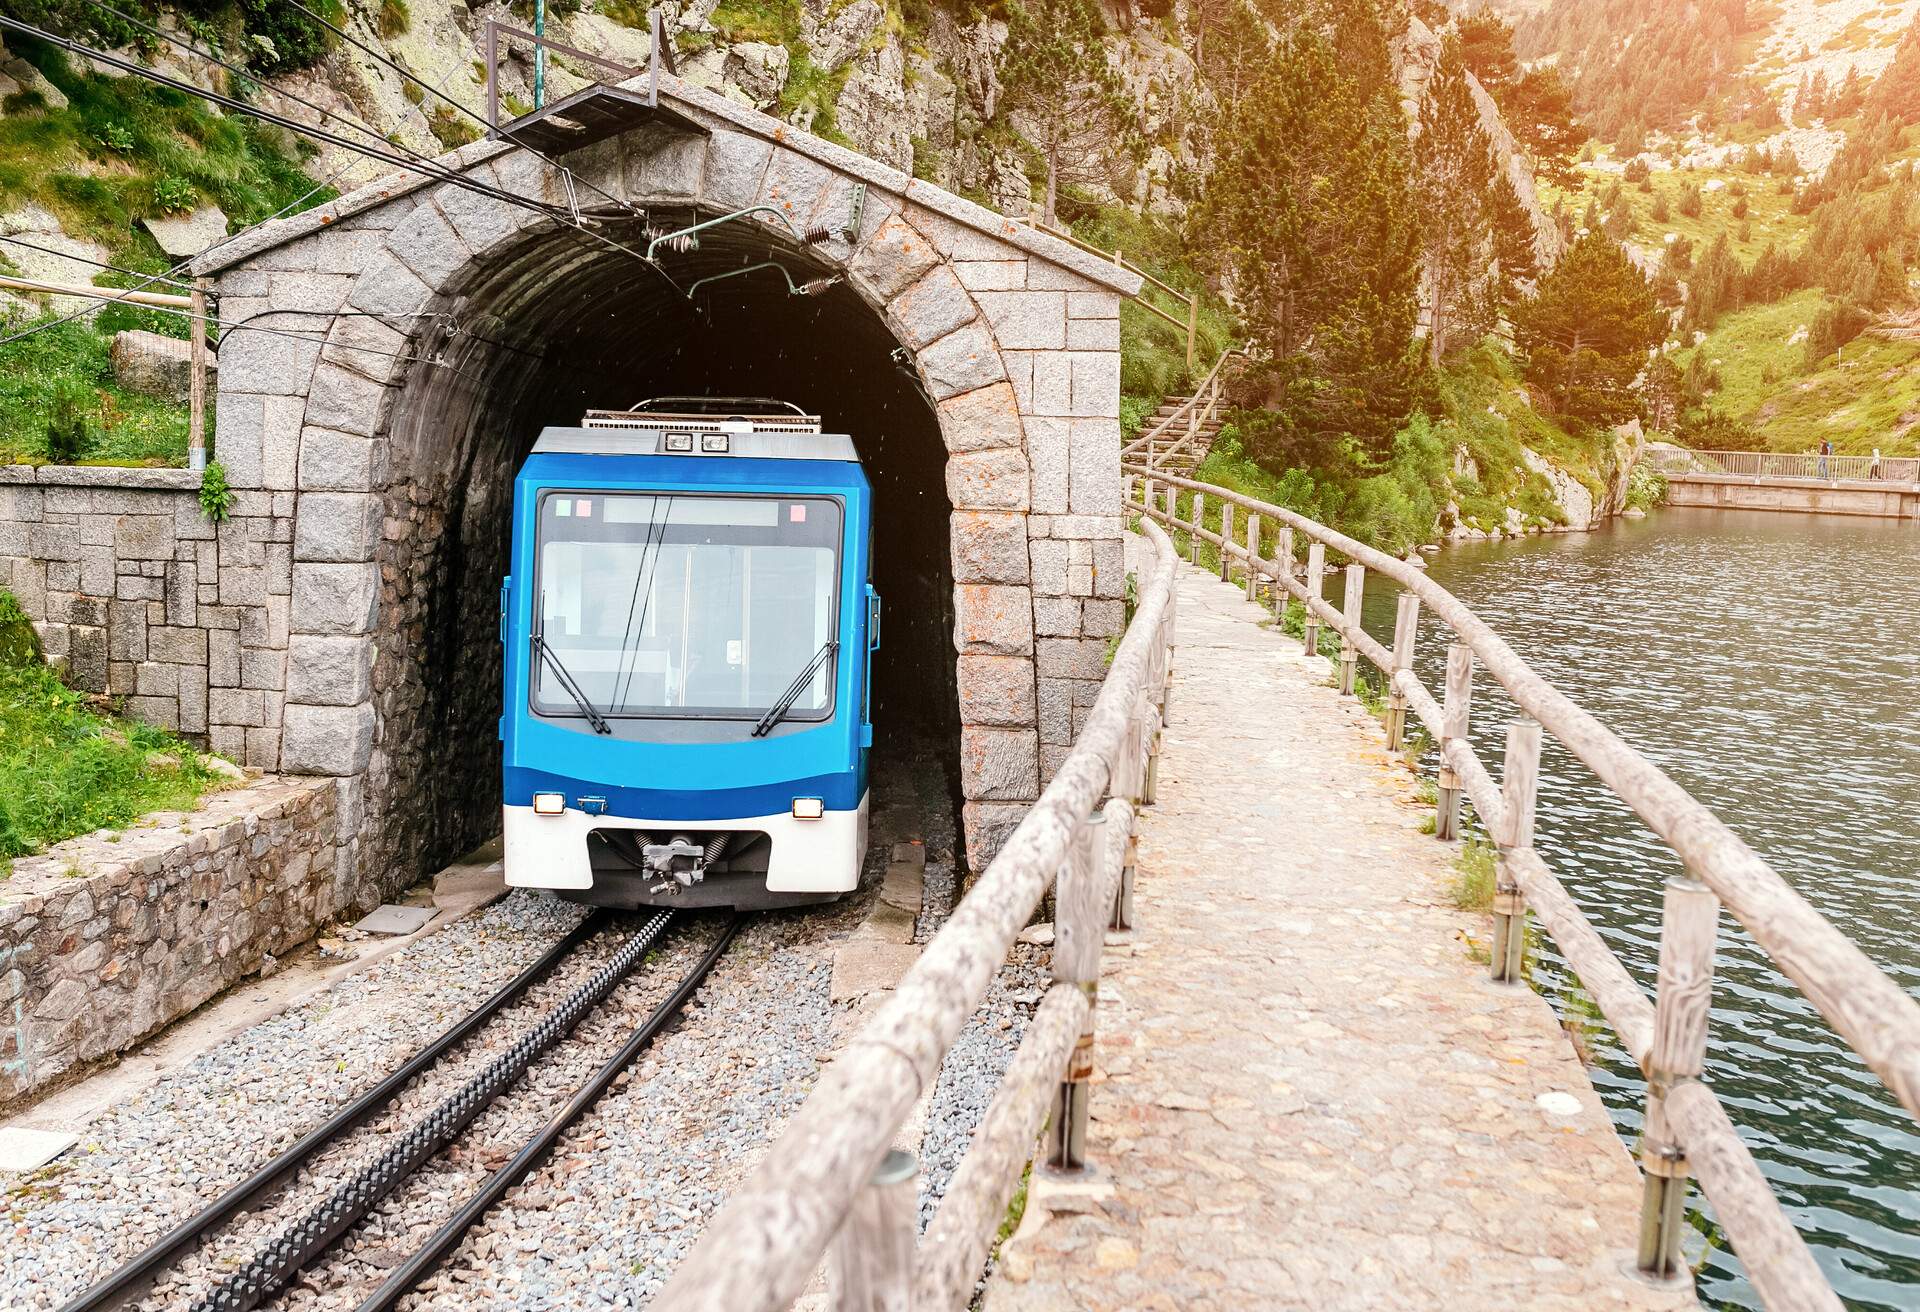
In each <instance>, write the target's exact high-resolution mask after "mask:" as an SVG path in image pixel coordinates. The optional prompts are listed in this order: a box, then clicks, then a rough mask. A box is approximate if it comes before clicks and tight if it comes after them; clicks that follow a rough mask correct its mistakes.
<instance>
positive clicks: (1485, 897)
mask: <svg viewBox="0 0 1920 1312" xmlns="http://www.w3.org/2000/svg"><path fill="white" fill-rule="evenodd" d="M1453 869H1454V880H1453V889H1452V897H1453V904H1454V905H1455V906H1457V907H1459V908H1460V909H1461V910H1462V911H1491V910H1492V909H1493V893H1494V855H1493V846H1492V844H1489V843H1483V842H1481V841H1480V840H1479V839H1477V838H1469V839H1467V840H1466V842H1464V843H1463V844H1461V846H1460V855H1459V856H1457V857H1455V858H1454V861H1453Z"/></svg>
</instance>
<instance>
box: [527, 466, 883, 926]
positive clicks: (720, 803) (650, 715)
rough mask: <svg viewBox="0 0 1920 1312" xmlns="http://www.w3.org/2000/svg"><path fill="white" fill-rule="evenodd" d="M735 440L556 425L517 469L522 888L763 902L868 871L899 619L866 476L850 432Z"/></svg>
mask: <svg viewBox="0 0 1920 1312" xmlns="http://www.w3.org/2000/svg"><path fill="white" fill-rule="evenodd" d="M762 439H767V440H762ZM729 446H730V450H729V451H728V453H727V454H724V455H707V454H699V453H678V454H666V453H663V451H662V449H661V448H662V439H661V437H660V435H656V434H651V433H632V434H629V433H620V432H608V431H604V430H596V429H564V430H554V429H549V430H548V431H547V432H546V433H545V434H543V435H542V437H541V440H540V441H539V442H538V443H537V444H536V445H535V448H534V452H533V454H532V455H531V456H530V457H529V458H528V460H527V462H526V464H525V465H524V467H523V468H522V470H521V472H520V475H519V477H518V479H517V480H516V483H515V487H514V510H513V515H514V521H513V548H512V574H511V575H510V577H509V578H508V580H507V582H506V584H505V586H504V587H503V589H502V608H501V609H502V637H503V640H504V642H505V662H504V664H505V683H506V687H505V699H506V707H505V714H504V715H503V716H502V718H501V738H502V743H503V750H504V758H505V759H504V765H505V769H504V779H505V796H504V798H503V808H504V815H503V824H504V829H505V835H506V875H507V882H508V883H509V884H510V885H514V886H518V887H537V888H551V889H554V890H556V891H557V892H559V894H560V895H561V896H563V897H567V898H570V899H573V900H578V901H584V902H589V903H593V904H597V905H604V906H619V907H635V906H649V905H653V906H680V907H695V906H736V907H741V908H753V907H767V906H786V905H796V904H801V903H806V902H815V901H824V900H829V899H831V898H834V897H838V896H840V895H843V894H845V893H847V892H850V891H852V890H853V888H854V887H856V885H857V884H858V882H859V875H860V866H861V862H862V860H863V858H864V855H865V850H866V841H867V757H868V752H869V749H870V747H871V745H872V740H873V729H872V724H871V718H870V717H871V697H870V678H871V660H872V651H873V649H874V648H875V647H876V646H877V645H878V638H879V606H878V598H877V597H876V596H875V595H874V593H873V589H872V587H871V585H870V584H869V582H868V580H869V578H870V577H871V574H870V551H871V542H870V539H871V520H872V515H871V504H870V493H869V489H868V485H867V481H866V478H865V475H864V473H863V472H862V470H861V468H860V465H859V462H858V458H857V456H856V455H855V454H854V451H853V446H852V442H851V440H850V439H848V438H846V437H844V436H836V435H832V434H826V435H819V434H815V435H809V436H807V437H805V438H804V440H802V439H801V438H798V437H793V436H784V437H780V438H777V439H776V438H769V435H765V434H755V433H736V434H734V435H733V436H732V439H731V442H730V444H729ZM783 703H785V705H784V706H783ZM776 712H778V713H777V714H776Z"/></svg>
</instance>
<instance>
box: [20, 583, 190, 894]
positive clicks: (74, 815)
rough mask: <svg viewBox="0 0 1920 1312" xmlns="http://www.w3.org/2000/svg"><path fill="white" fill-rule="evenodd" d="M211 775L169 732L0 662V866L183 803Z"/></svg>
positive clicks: (38, 671)
mask: <svg viewBox="0 0 1920 1312" xmlns="http://www.w3.org/2000/svg"><path fill="white" fill-rule="evenodd" d="M4 595H5V594H0V596H4ZM6 600H7V602H9V603H11V602H12V598H11V597H7V598H6ZM155 753H164V754H165V755H166V756H169V757H171V758H173V759H174V760H175V761H176V762H177V764H175V765H172V766H169V765H166V764H165V763H164V762H159V763H150V758H151V757H152V756H153V755H154V754H155ZM217 783H218V780H217V777H216V776H214V775H213V774H211V773H210V772H209V771H208V770H207V769H206V768H205V767H204V766H202V765H201V763H200V758H199V757H198V756H197V755H196V754H195V753H194V751H193V748H192V747H191V746H190V745H189V744H187V743H185V742H182V741H181V740H180V739H179V738H177V737H175V736H174V735H173V734H170V733H168V732H166V731H165V730H162V729H155V728H151V727H149V726H147V725H143V724H136V723H134V722H132V721H130V720H121V719H117V718H114V717H111V716H105V715H101V714H99V713H98V712H96V711H95V710H94V709H92V707H91V706H90V705H89V704H88V701H87V699H86V698H85V697H83V696H82V695H81V694H79V693H77V692H74V691H73V690H72V689H70V688H68V687H67V686H66V685H65V684H63V683H61V682H60V677H59V675H57V674H56V673H54V671H52V670H50V669H48V668H47V667H46V666H44V665H41V664H39V663H37V662H30V663H28V664H24V665H9V664H0V872H3V871H4V868H5V866H6V865H7V864H8V863H10V862H11V861H12V859H13V858H15V857H20V856H27V855H30V854H32V853H34V852H37V851H39V850H41V849H42V848H44V847H46V846H47V845H49V844H52V843H57V842H59V841H60V840H61V839H63V838H72V837H73V836H74V835H76V834H84V833H88V832H91V831H92V830H95V829H109V828H121V827H123V826H125V825H127V824H130V823H131V822H132V821H134V820H136V819H138V818H139V817H140V816H142V815H145V814H147V813H148V812H151V811H174V810H188V809H191V808H192V807H193V805H194V803H195V800H196V799H197V798H198V797H199V796H200V794H202V793H203V792H206V791H207V790H208V789H209V788H212V787H214V786H216V784H217Z"/></svg>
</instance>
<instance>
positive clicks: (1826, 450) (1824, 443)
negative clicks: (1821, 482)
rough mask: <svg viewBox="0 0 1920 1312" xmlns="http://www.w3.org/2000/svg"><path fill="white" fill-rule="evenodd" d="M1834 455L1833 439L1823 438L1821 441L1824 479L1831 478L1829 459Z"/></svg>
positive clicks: (1821, 473)
mask: <svg viewBox="0 0 1920 1312" xmlns="http://www.w3.org/2000/svg"><path fill="white" fill-rule="evenodd" d="M1832 454H1833V440H1832V439H1831V438H1826V437H1823V438H1821V439H1820V477H1822V478H1827V477H1829V475H1828V473H1827V457H1828V456H1830V455H1832Z"/></svg>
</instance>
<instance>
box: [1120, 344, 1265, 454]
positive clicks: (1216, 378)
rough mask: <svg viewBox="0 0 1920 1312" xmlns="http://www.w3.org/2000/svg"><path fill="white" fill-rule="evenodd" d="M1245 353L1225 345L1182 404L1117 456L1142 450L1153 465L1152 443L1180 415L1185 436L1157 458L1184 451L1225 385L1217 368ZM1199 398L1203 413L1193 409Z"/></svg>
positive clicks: (1210, 414) (1210, 415) (1214, 407)
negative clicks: (1185, 425)
mask: <svg viewBox="0 0 1920 1312" xmlns="http://www.w3.org/2000/svg"><path fill="white" fill-rule="evenodd" d="M1246 354H1247V353H1246V352H1245V351H1244V350H1242V349H1241V348H1239V347H1237V346H1229V347H1228V348H1227V349H1226V350H1224V351H1222V352H1220V358H1219V359H1218V360H1215V361H1214V362H1213V368H1211V369H1209V370H1207V376H1206V377H1205V378H1203V379H1202V380H1201V381H1200V385H1199V386H1198V387H1196V388H1194V389H1193V394H1192V395H1191V396H1189V397H1188V398H1187V399H1186V400H1185V401H1182V402H1181V403H1180V404H1179V406H1177V407H1176V408H1175V409H1174V411H1173V413H1172V414H1170V415H1168V416H1167V417H1166V418H1165V419H1162V420H1161V421H1160V422H1159V423H1157V424H1155V425H1154V426H1153V427H1152V428H1150V429H1148V430H1147V431H1146V432H1144V433H1142V434H1140V436H1138V437H1136V438H1134V439H1133V441H1131V442H1129V443H1127V444H1126V445H1125V446H1123V447H1121V448H1120V454H1121V456H1122V457H1123V458H1124V457H1126V456H1130V455H1133V454H1135V453H1137V452H1139V451H1141V450H1143V449H1144V450H1145V451H1146V453H1147V459H1148V463H1149V464H1151V463H1153V462H1154V460H1155V459H1156V457H1155V455H1154V451H1153V443H1154V441H1155V440H1156V439H1157V438H1159V436H1160V435H1161V434H1162V433H1163V432H1165V431H1166V429H1167V428H1168V427H1169V426H1170V425H1171V424H1172V423H1173V422H1174V421H1175V420H1177V419H1179V418H1181V417H1182V416H1185V417H1186V420H1187V432H1186V436H1185V437H1182V438H1181V439H1180V440H1179V441H1178V442H1176V443H1175V444H1174V445H1173V446H1171V447H1168V448H1167V449H1166V450H1165V451H1162V452H1160V453H1159V456H1158V457H1157V458H1158V459H1162V460H1164V459H1165V458H1166V457H1168V456H1170V455H1172V454H1173V453H1174V452H1176V451H1180V450H1184V449H1185V448H1186V447H1187V446H1189V445H1190V444H1191V443H1192V442H1193V440H1194V437H1195V436H1196V435H1197V434H1198V433H1199V431H1200V429H1201V427H1202V426H1203V425H1204V424H1206V422H1207V421H1208V420H1210V419H1212V418H1213V416H1214V413H1215V412H1216V411H1217V410H1218V409H1219V406H1220V388H1221V385H1222V384H1223V383H1224V382H1225V380H1224V379H1222V378H1221V376H1220V371H1221V369H1222V368H1224V367H1225V365H1226V363H1227V361H1228V360H1229V359H1232V358H1234V357H1236V356H1237V357H1239V358H1241V359H1244V358H1246ZM1202 396H1205V397H1206V398H1207V404H1206V407H1205V409H1204V410H1203V411H1200V412H1196V411H1195V410H1194V408H1193V407H1194V405H1195V403H1196V402H1198V401H1199V400H1200V398H1201V397H1202Z"/></svg>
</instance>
